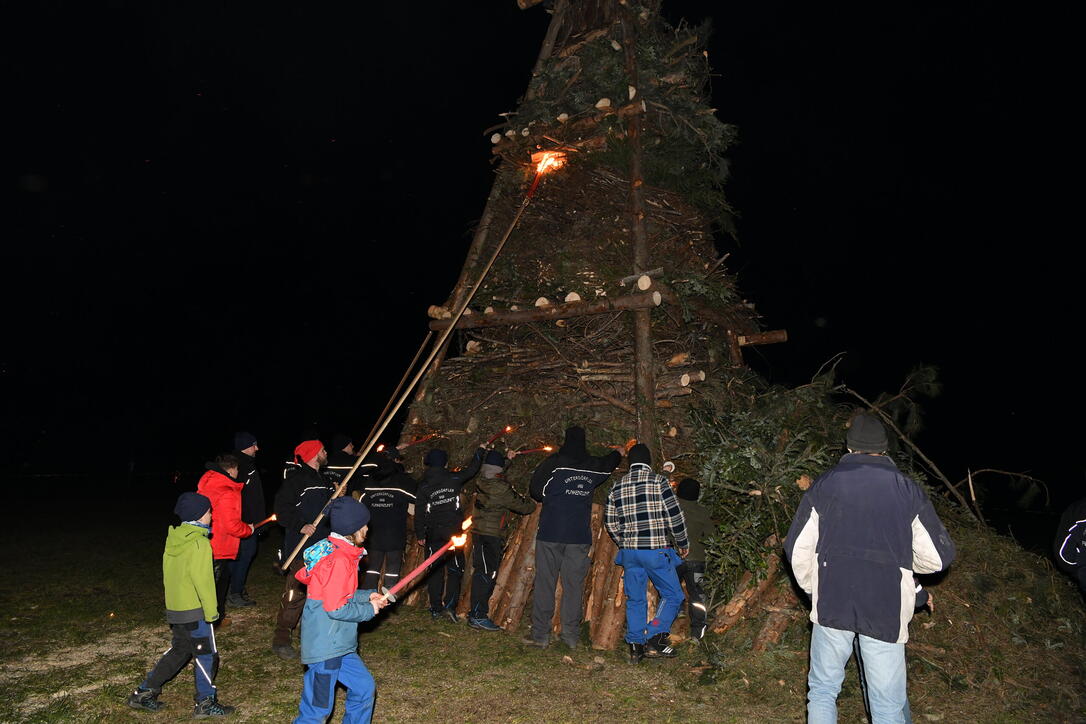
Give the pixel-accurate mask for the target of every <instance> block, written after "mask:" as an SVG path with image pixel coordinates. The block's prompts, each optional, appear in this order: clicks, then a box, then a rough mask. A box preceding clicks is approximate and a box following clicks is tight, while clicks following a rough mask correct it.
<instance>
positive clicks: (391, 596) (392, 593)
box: [382, 518, 471, 601]
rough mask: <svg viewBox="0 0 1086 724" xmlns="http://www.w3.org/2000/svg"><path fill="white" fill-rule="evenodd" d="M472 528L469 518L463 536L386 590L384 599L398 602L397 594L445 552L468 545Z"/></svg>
mask: <svg viewBox="0 0 1086 724" xmlns="http://www.w3.org/2000/svg"><path fill="white" fill-rule="evenodd" d="M470 527H471V518H468V519H467V520H465V521H464V523H463V525H462V526H461V528H462V529H463V530H464V533H463V534H461V535H454V536H453V537H452V538H450V539H449V542H448V543H446V544H445V545H443V546H441V547H440V548H438V549H437V550H436V551H434V553H433V555H431V556H430V557H429V558H427V559H426V560H424V561H423V562H422V563H421V564H419V566H418V568H416V569H415V570H413V571H411V572H410V573H408V574H407V575H406V576H404V577H403V578H401V579H400V582H399V583H397V584H396V585H395V586H393V587H392V588H390V589H385V591H384V593H383V594H382V596H383V597H384V599H385V600H386V601H395V600H396V593H397V592H398V591H402V590H403V587H404V586H406V585H407V584H408V583H410V582H411V580H412V579H413V578H415V577H416V576H418V575H419V574H420V573H422V572H423V571H425V570H426V569H427V568H428V567H429V565H430V564H431V563H433V562H434V561H436V560H437V559H438V558H440V557H441V556H442V555H444V553H445V551H447V550H449V549H450V548H452V549H456V548H459V547H460V546H462V545H464V544H465V543H467V541H468V535H467V530H468V528H470Z"/></svg>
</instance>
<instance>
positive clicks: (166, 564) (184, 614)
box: [162, 523, 219, 623]
mask: <svg viewBox="0 0 1086 724" xmlns="http://www.w3.org/2000/svg"><path fill="white" fill-rule="evenodd" d="M207 536H208V530H207V528H205V527H204V526H202V525H197V524H194V523H182V524H181V525H178V526H172V525H171V526H170V530H169V532H168V533H166V548H165V551H164V552H163V554H162V585H163V587H164V588H165V590H166V621H167V622H168V623H193V622H194V621H200V620H204V621H214V620H215V619H217V618H218V617H219V608H218V604H217V603H216V599H215V574H214V572H213V571H212V563H211V544H210V543H209V542H208V540H207Z"/></svg>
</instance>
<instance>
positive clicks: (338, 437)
mask: <svg viewBox="0 0 1086 724" xmlns="http://www.w3.org/2000/svg"><path fill="white" fill-rule="evenodd" d="M353 442H354V441H353V440H351V438H350V437H348V436H347V435H344V434H343V433H342V432H337V433H336V434H335V435H333V436H332V444H331V445H330V446H329V448H328V449H329V450H337V451H338V450H342V449H343V448H345V447H347V446H348V445H350V444H352V443H353Z"/></svg>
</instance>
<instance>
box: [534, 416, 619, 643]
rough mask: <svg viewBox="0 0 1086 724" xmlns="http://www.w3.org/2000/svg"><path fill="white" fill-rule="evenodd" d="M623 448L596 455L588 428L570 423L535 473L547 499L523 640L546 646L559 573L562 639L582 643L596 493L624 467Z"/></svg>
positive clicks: (538, 492) (537, 494)
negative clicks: (529, 624) (529, 622)
mask: <svg viewBox="0 0 1086 724" xmlns="http://www.w3.org/2000/svg"><path fill="white" fill-rule="evenodd" d="M621 460H622V455H621V454H620V453H619V452H618V451H617V450H612V451H611V452H610V453H609V454H607V455H604V456H601V457H594V456H592V455H589V454H588V451H587V449H586V448H585V434H584V428H581V427H576V426H575V427H570V428H568V429H567V430H566V440H565V442H564V443H562V447H560V448H558V452H557V453H555V454H554V455H551V456H549V457H547V458H546V459H545V460H544V461H543V462H542V463H540V464H539V467H537V468H536V469H535V472H534V473H532V482H531V485H530V486H529V492H530V493H531V496H532V498H534V499H535V500H538V501H539V502H540V503H542V504H543V509H542V511H541V512H540V514H539V532H538V533H537V534H536V537H535V566H536V568H535V584H534V585H535V588H534V590H533V592H532V631H531V633H530V634H528V636H527V638H525V639H522V641H523V642H524V643H526V644H529V645H531V646H538V647H540V648H546V647H547V645H549V644H550V630H551V618H552V617H553V616H554V595H555V591H556V590H557V588H558V579H559V577H561V580H562V612H561V616H560V618H561V619H562V641H563V642H565V644H566V646H568V647H569V648H571V649H575V648H577V641H578V639H580V635H581V613H582V611H581V597H582V593H583V592H584V579H585V576H587V575H588V568H589V566H590V565H591V563H592V561H591V559H590V558H589V557H588V551H589V549H590V548H591V547H592V494H593V493H594V492H595V490H596V488H598V487H599V486H601V485H603V483H604V482H605V481H606V480H607V478H609V477H610V476H611V473H612V472H613V471H614V469H615V468H617V467H618V464H619V461H621Z"/></svg>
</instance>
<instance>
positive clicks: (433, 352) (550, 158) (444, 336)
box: [280, 154, 562, 571]
mask: <svg viewBox="0 0 1086 724" xmlns="http://www.w3.org/2000/svg"><path fill="white" fill-rule="evenodd" d="M561 165H562V154H551V155H548V154H544V156H543V158H542V159H541V160H540V162H539V165H538V166H537V167H536V172H535V180H534V181H533V182H532V186H531V188H530V189H529V190H528V194H527V195H525V197H524V200H523V201H521V202H520V208H518V209H517V213H516V214H515V215H514V216H513V220H512V221H511V222H510V223H509V228H507V229H506V230H505V234H503V235H502V238H501V240H500V241H498V245H497V246H496V247H495V248H494V253H492V254H491V255H490V259H489V260H488V261H487V263H486V266H485V267H483V272H482V273H481V274H480V275H479V278H478V279H476V280H475V284H473V285H472V287H471V289H469V290H468V293H467V295H465V297H464V301H463V302H462V303H461V304H460V307H459V308H458V309H457V310H456V314H454V315H453V316H452V319H451V320H450V321H449V326H448V327H446V328H445V330H444V331H443V332H442V333H441V336H440V337H439V338H438V340H437V342H435V343H434V345H433V346H432V347H431V348H430V353H429V354H428V355H426V361H425V362H423V363H422V365H421V366H420V367H419V368H418V371H417V372H416V373H415V376H414V377H412V378H411V382H410V383H408V385H407V387H405V388H404V390H403V392H402V393H401V394H400V399H399V401H398V402H397V403H396V405H395V406H394V407H393V408H392V409H391V410H389V411H388V413H387V414H386V415H385V419H384V422H382V423H381V424H380V425H379V426H378V428H377V430H376V432H371V433H370V438H369V440H368V441H367V442H366V445H365V446H364V448H363V450H362V453H361V454H360V455H359V456H358V459H357V460H356V461H355V463H354V465H353V466H352V467H351V470H350V472H348V473H347V475H345V476H344V478H343V482H341V483H340V484H339V487H338V488H336V492H335V493H334V494H333V495H332V497H331V498H329V499H328V502H329V503H330V502H331V501H332V500H335V499H336V498H338V497H340V496H341V495H343V491H344V490H346V489H347V483H348V482H349V481H350V479H351V476H353V475H354V472H355V470H357V469H358V466H359V465H360V464H361V463H362V460H363V459H364V458H365V457H366V456H367V455H369V454H370V449H371V448H372V447H373V443H374V442H375V441H376V440H378V439H379V438H380V437H381V435H383V434H384V432H385V429H386V428H387V427H388V426H389V423H391V422H392V420H393V418H395V417H396V413H398V412H399V411H400V408H401V407H403V403H404V402H405V401H406V400H407V398H408V397H409V396H410V395H411V392H412V391H413V390H414V389H415V385H417V384H418V383H419V380H421V379H422V377H423V375H425V374H426V370H427V369H428V368H429V367H430V363H431V362H433V361H434V358H435V357H437V355H438V353H439V352H440V351H441V350H442V349H444V348H445V343H446V342H447V341H448V339H449V335H451V334H452V333H453V330H455V329H456V323H457V322H459V321H460V318H461V317H463V316H464V310H465V309H467V308H468V304H470V303H471V300H472V299H473V298H474V297H475V294H476V292H478V291H479V287H481V286H483V281H484V280H485V279H486V275H487V274H489V273H490V270H491V268H492V267H493V266H494V262H496V261H497V260H498V254H500V253H501V250H502V249H503V248H504V247H505V242H507V241H508V240H509V236H510V235H511V234H512V233H513V229H515V228H517V224H519V223H520V217H521V216H523V215H524V210H525V209H527V208H528V203H529V202H530V201H531V200H532V195H533V194H534V193H535V190H536V187H538V186H539V181H540V179H541V178H542V177H543V174H544V173H545V172H546V171H547V170H549V169H550V168H557V167H559V166H561ZM423 344H424V345H425V342H424V343H423ZM327 510H328V505H327V504H325V506H324V508H323V509H322V510H321V512H320V514H319V515H317V517H316V518H314V520H313V523H312V525H313V526H314V527H316V525H317V524H318V523H320V522H321V520H323V518H324V516H325V513H326V512H327ZM308 540H309V536H308V535H303V536H302V539H301V540H300V541H298V545H296V546H294V550H293V551H291V553H290V555H289V556H287V558H286V560H285V561H283V565H282V566H280V568H281V569H282V570H284V571H285V570H287V569H288V568H290V564H291V561H293V560H294V558H295V556H297V555H298V553H299V551H301V550H302V548H303V547H304V546H305V544H306V541H308Z"/></svg>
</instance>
